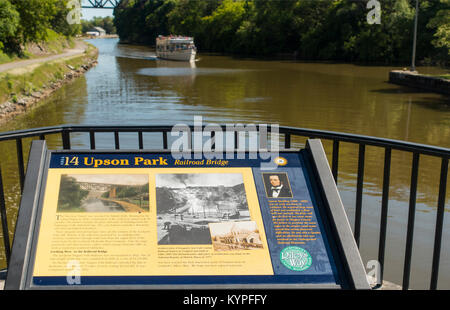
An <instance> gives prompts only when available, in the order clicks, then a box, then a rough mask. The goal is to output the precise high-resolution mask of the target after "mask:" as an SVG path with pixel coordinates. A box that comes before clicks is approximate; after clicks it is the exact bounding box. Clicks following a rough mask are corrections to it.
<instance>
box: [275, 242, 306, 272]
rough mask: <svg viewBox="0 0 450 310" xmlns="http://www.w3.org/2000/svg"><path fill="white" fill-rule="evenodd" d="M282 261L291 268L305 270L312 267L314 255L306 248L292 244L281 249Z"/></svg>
mask: <svg viewBox="0 0 450 310" xmlns="http://www.w3.org/2000/svg"><path fill="white" fill-rule="evenodd" d="M280 261H281V263H282V264H283V265H284V266H286V268H288V269H290V270H294V271H303V270H306V269H308V268H309V267H311V264H312V257H311V255H310V254H309V253H308V251H306V250H305V249H302V248H301V247H298V246H290V247H287V248H284V249H283V250H282V251H281V253H280Z"/></svg>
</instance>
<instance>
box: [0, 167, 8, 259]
mask: <svg viewBox="0 0 450 310" xmlns="http://www.w3.org/2000/svg"><path fill="white" fill-rule="evenodd" d="M0 215H1V218H2V232H3V243H4V245H5V255H6V266H8V265H9V259H10V257H11V245H10V242H9V229H8V218H7V214H6V205H5V192H4V190H3V178H2V170H1V168H0Z"/></svg>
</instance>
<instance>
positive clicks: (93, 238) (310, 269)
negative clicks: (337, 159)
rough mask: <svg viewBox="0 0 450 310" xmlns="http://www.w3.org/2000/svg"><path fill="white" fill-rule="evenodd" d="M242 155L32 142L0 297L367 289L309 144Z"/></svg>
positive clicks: (314, 143) (324, 168) (319, 158)
mask: <svg viewBox="0 0 450 310" xmlns="http://www.w3.org/2000/svg"><path fill="white" fill-rule="evenodd" d="M245 155H246V156H244V157H245V158H243V159H239V158H238V156H235V157H234V158H233V159H222V160H217V159H207V158H208V156H207V154H203V155H202V156H203V157H202V158H200V159H189V160H187V159H175V158H174V157H173V156H172V155H171V154H170V153H168V152H163V151H160V152H156V151H152V152H149V151H135V152H121V151H115V152H114V151H111V152H106V151H102V152H100V151H48V150H47V149H46V146H45V142H43V141H35V142H33V145H32V149H31V151H30V160H29V163H28V168H27V176H26V179H25V188H24V193H23V197H22V202H21V206H20V210H19V216H18V222H17V228H16V234H15V239H14V243H13V249H12V257H11V263H10V266H9V270H8V275H7V281H6V285H5V288H6V289H40V288H44V289H49V288H52V289H53V288H73V287H74V286H76V287H81V288H105V287H113V288H129V289H134V288H150V289H151V288H280V287H285V288H327V289H329V288H336V289H339V288H356V289H369V285H368V283H367V279H366V275H365V271H364V266H363V264H362V261H361V257H360V255H359V252H358V249H357V247H356V243H355V241H354V239H353V236H352V233H351V229H350V225H349V223H348V220H347V218H346V216H345V211H344V209H343V206H342V202H341V200H340V198H339V194H338V192H337V188H336V185H335V183H334V180H333V178H332V175H331V171H330V168H329V166H328V163H327V160H326V157H325V153H324V151H323V148H322V144H321V142H320V141H319V140H309V141H308V143H307V146H306V148H305V149H302V150H300V151H295V152H294V151H286V152H280V153H279V154H278V155H279V156H278V157H277V158H276V159H275V162H276V164H277V165H276V166H275V169H271V170H267V169H264V168H263V166H264V165H261V164H262V163H264V162H267V160H263V159H259V158H258V157H257V156H256V157H257V159H250V158H251V157H250V156H249V155H251V154H248V153H247V154H245Z"/></svg>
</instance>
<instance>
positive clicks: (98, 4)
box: [81, 0, 121, 9]
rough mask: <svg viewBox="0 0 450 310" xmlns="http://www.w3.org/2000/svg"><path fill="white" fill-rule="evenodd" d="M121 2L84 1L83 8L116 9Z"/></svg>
mask: <svg viewBox="0 0 450 310" xmlns="http://www.w3.org/2000/svg"><path fill="white" fill-rule="evenodd" d="M120 1H121V0H82V1H81V7H82V8H84V9H114V8H115V7H116V6H118V5H119V3H120Z"/></svg>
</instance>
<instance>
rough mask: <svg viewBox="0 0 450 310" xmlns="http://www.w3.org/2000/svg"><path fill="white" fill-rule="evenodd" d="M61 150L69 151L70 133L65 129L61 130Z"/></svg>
mask: <svg viewBox="0 0 450 310" xmlns="http://www.w3.org/2000/svg"><path fill="white" fill-rule="evenodd" d="M61 137H62V143H63V149H64V150H70V132H69V131H67V129H63V130H62V132H61Z"/></svg>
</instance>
